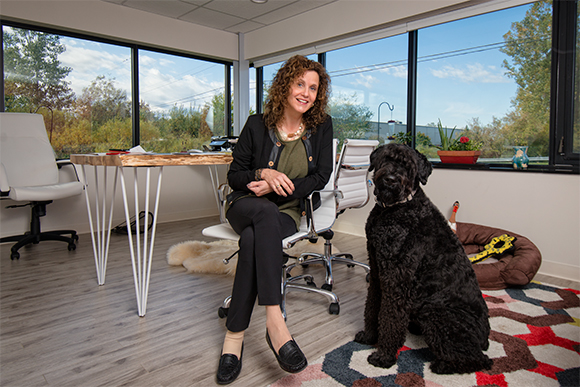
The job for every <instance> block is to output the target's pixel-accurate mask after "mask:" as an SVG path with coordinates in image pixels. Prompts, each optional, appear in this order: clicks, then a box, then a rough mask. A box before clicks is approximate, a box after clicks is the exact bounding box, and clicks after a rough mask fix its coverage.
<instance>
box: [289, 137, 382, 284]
mask: <svg viewBox="0 0 580 387" xmlns="http://www.w3.org/2000/svg"><path fill="white" fill-rule="evenodd" d="M377 145H379V142H378V141H377V140H351V139H346V140H344V145H343V147H342V152H341V154H340V159H339V161H338V163H337V168H336V189H337V191H338V192H340V195H338V205H337V208H336V209H337V211H336V213H335V216H338V215H340V214H342V213H343V212H344V211H345V210H346V209H348V208H361V207H363V206H365V205H366V204H367V202H368V201H369V196H370V195H369V186H370V184H371V182H370V180H369V178H368V169H369V165H370V154H371V153H372V151H373V150H374V149H375V148H376V147H377ZM319 235H320V236H321V237H323V238H324V240H325V242H324V254H318V253H303V254H301V255H300V257H298V263H299V264H301V265H303V266H304V265H310V264H316V263H320V264H323V265H324V268H325V269H326V279H325V283H324V285H322V286H321V288H322V289H325V290H329V291H331V290H332V287H333V285H334V279H333V275H332V263H333V262H336V263H343V264H346V265H347V266H349V267H354V266H359V267H362V268H363V269H365V271H366V273H367V277H366V278H367V280H368V273H369V271H370V267H369V265H367V264H366V263H362V262H357V261H355V260H354V259H353V256H352V254H349V253H342V254H332V243H331V240H332V237H333V236H334V232H333V231H332V230H331V229H328V230H327V231H325V232H322V233H319Z"/></svg>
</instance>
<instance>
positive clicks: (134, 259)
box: [121, 167, 163, 317]
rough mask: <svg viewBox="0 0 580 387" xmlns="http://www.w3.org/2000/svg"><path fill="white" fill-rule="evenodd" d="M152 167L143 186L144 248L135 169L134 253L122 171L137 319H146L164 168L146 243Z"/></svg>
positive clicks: (149, 168) (147, 171)
mask: <svg viewBox="0 0 580 387" xmlns="http://www.w3.org/2000/svg"><path fill="white" fill-rule="evenodd" d="M152 168H154V167H146V170H145V171H146V184H145V210H144V212H145V219H144V221H145V224H144V225H143V229H144V233H143V245H141V237H140V232H139V230H140V227H141V225H140V219H139V213H140V206H139V179H138V173H137V169H138V168H133V170H134V178H135V180H134V182H135V184H134V194H135V241H136V245H137V251H135V247H134V244H133V237H132V235H131V232H132V230H131V216H130V214H129V203H128V200H127V187H126V184H125V174H124V172H123V168H121V188H122V189H123V204H124V207H125V219H126V222H127V231H128V233H127V235H128V238H129V250H130V253H131V264H132V266H133V280H134V282H135V294H136V296H137V309H138V313H139V317H143V316H145V313H146V311H147V296H148V294H149V278H150V277H151V262H152V260H153V247H154V245H155V232H156V230H157V214H158V210H159V196H160V195H159V194H160V192H161V178H162V176H163V167H158V168H159V175H158V177H157V189H156V194H155V208H154V210H153V224H152V227H151V236H150V242H149V240H148V239H149V238H148V237H149V231H148V229H147V225H148V223H149V201H150V191H151V169H152Z"/></svg>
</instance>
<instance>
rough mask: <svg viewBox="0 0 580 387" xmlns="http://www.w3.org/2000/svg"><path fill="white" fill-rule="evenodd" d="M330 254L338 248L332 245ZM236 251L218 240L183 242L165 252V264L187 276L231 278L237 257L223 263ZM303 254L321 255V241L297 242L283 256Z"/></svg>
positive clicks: (234, 243)
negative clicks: (206, 275)
mask: <svg viewBox="0 0 580 387" xmlns="http://www.w3.org/2000/svg"><path fill="white" fill-rule="evenodd" d="M332 247H333V251H332V252H333V253H335V254H336V253H338V252H339V251H338V249H337V248H336V247H335V246H334V245H333V246H332ZM237 250H238V242H237V241H231V240H218V241H213V242H203V241H185V242H181V243H178V244H176V245H173V246H171V247H170V248H169V250H167V263H168V264H169V265H171V266H183V267H185V269H186V270H187V272H188V273H198V274H226V275H230V276H234V275H235V274H236V266H237V264H238V256H237V254H236V255H235V256H234V257H233V258H232V259H230V262H229V263H228V264H227V265H226V264H224V262H223V260H224V259H225V258H228V257H229V256H231V255H232V254H234V253H235V252H236V251H237ZM304 252H309V253H318V254H323V253H324V239H322V238H319V239H318V241H317V242H316V243H311V242H310V241H308V240H307V239H305V240H301V241H298V242H297V243H296V244H295V245H294V246H292V248H290V249H288V250H286V253H287V254H289V255H291V256H294V257H298V256H300V254H302V253H304Z"/></svg>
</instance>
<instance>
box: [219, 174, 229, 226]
mask: <svg viewBox="0 0 580 387" xmlns="http://www.w3.org/2000/svg"><path fill="white" fill-rule="evenodd" d="M217 192H218V199H219V208H218V210H219V213H220V222H221V223H227V222H228V220H227V218H226V202H227V200H228V199H227V196H228V195H229V194H230V192H232V187H230V186H229V184H228V183H223V184H220V186H219V187H218V191H217Z"/></svg>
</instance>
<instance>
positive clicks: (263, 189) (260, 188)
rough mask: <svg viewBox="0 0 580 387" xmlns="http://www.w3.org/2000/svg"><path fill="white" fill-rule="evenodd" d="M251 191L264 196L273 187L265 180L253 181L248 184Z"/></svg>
mask: <svg viewBox="0 0 580 387" xmlns="http://www.w3.org/2000/svg"><path fill="white" fill-rule="evenodd" d="M248 188H249V189H250V191H252V192H253V193H255V194H256V196H258V197H260V196H264V195H266V194H269V193H270V192H272V188H270V186H269V185H268V183H266V182H265V181H264V180H260V181H252V182H250V183H249V184H248Z"/></svg>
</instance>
